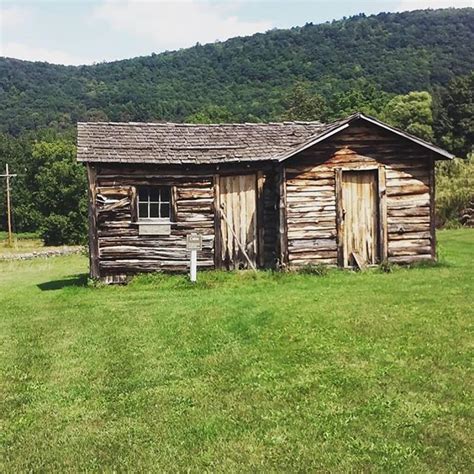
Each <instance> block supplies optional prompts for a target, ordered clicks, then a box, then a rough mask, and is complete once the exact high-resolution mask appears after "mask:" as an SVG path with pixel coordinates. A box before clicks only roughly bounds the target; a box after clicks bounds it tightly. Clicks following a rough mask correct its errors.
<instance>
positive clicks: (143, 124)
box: [77, 120, 328, 127]
mask: <svg viewBox="0 0 474 474" xmlns="http://www.w3.org/2000/svg"><path fill="white" fill-rule="evenodd" d="M77 125H78V126H79V125H81V126H82V125H113V126H137V127H235V126H266V125H276V126H278V125H319V126H325V125H328V124H326V123H323V122H318V121H301V120H295V121H283V122H226V123H189V122H77Z"/></svg>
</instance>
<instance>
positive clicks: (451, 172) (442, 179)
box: [436, 154, 474, 227]
mask: <svg viewBox="0 0 474 474" xmlns="http://www.w3.org/2000/svg"><path fill="white" fill-rule="evenodd" d="M473 199H474V154H471V155H470V156H469V157H468V158H467V159H460V158H456V159H454V160H453V161H449V162H448V161H444V162H441V163H438V164H437V168H436V217H437V222H438V225H440V226H446V227H458V226H460V225H461V223H460V218H461V212H462V210H463V209H465V208H466V207H468V204H469V202H470V201H471V200H473Z"/></svg>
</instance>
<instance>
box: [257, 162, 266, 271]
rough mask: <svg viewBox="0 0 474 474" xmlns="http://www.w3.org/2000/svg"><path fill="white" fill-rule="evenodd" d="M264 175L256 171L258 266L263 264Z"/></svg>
mask: <svg viewBox="0 0 474 474" xmlns="http://www.w3.org/2000/svg"><path fill="white" fill-rule="evenodd" d="M264 182H265V176H264V174H263V172H262V171H258V172H257V264H258V266H259V267H263V266H264V233H265V222H264V205H265V203H264V200H263V185H264Z"/></svg>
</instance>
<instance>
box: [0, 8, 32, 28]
mask: <svg viewBox="0 0 474 474" xmlns="http://www.w3.org/2000/svg"><path fill="white" fill-rule="evenodd" d="M31 19H32V13H31V10H30V9H29V8H25V7H18V6H9V7H7V6H0V31H3V30H4V29H7V28H8V29H12V28H18V27H19V26H25V25H27V24H28V23H30V20H31Z"/></svg>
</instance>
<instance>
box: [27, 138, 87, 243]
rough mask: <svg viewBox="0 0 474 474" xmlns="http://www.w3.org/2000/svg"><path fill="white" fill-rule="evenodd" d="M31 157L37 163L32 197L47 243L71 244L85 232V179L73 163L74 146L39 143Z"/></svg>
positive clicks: (60, 142) (76, 241)
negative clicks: (39, 214)
mask: <svg viewBox="0 0 474 474" xmlns="http://www.w3.org/2000/svg"><path fill="white" fill-rule="evenodd" d="M32 155H33V158H34V159H36V160H37V161H38V162H39V163H40V167H39V169H38V173H37V174H36V176H35V188H36V191H35V192H34V198H35V201H36V203H37V208H38V210H39V212H40V213H41V216H42V219H41V225H40V228H41V232H42V235H43V239H44V241H45V243H46V244H47V245H60V244H75V243H80V242H82V241H84V240H85V236H86V232H87V194H86V190H87V180H86V176H85V172H84V168H83V167H82V166H81V165H79V164H78V163H77V162H76V147H75V146H74V145H73V144H72V143H68V142H64V141H56V142H39V143H36V144H35V145H34V146H33V152H32Z"/></svg>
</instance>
